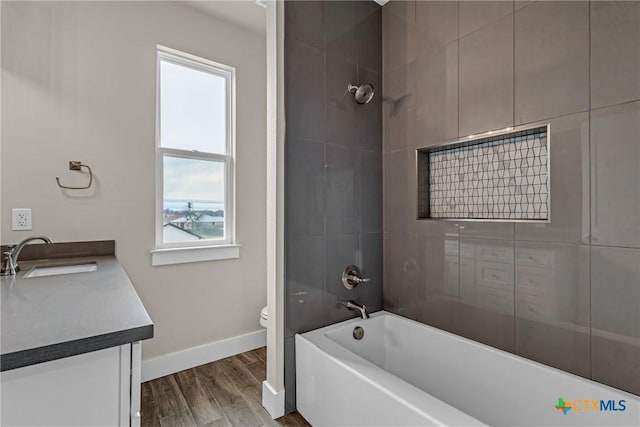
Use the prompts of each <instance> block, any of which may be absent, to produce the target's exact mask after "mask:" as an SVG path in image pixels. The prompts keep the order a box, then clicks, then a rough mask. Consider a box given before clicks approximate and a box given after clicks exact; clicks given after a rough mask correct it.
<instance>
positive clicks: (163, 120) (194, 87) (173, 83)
mask: <svg viewBox="0 0 640 427" xmlns="http://www.w3.org/2000/svg"><path fill="white" fill-rule="evenodd" d="M226 100H227V95H226V79H225V78H224V77H220V76H217V75H215V74H210V73H206V72H203V71H199V70H195V69H193V68H189V67H185V66H182V65H176V64H173V63H171V62H166V61H161V62H160V145H161V146H162V147H167V148H177V149H181V150H190V151H191V150H195V151H200V152H206V153H218V154H225V153H226V133H227V119H226V116H227V114H226V109H227V102H226Z"/></svg>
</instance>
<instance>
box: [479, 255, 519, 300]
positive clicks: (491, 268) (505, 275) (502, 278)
mask: <svg viewBox="0 0 640 427" xmlns="http://www.w3.org/2000/svg"><path fill="white" fill-rule="evenodd" d="M476 285H480V286H488V287H491V288H498V289H505V290H508V291H511V292H513V264H504V263H500V262H488V261H476Z"/></svg>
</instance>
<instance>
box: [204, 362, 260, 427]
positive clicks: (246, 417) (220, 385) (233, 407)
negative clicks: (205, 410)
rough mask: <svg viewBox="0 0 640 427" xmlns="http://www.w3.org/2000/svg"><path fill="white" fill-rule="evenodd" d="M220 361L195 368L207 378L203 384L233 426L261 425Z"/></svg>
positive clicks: (256, 426)
mask: <svg viewBox="0 0 640 427" xmlns="http://www.w3.org/2000/svg"><path fill="white" fill-rule="evenodd" d="M219 362H220V361H218V362H214V363H209V364H207V365H202V366H199V367H197V368H194V369H196V370H199V371H200V373H201V375H203V376H204V377H205V378H207V381H206V382H204V384H203V385H204V386H205V388H207V390H208V391H209V393H211V395H212V396H213V397H214V398H215V399H216V401H217V402H218V403H219V404H220V407H221V408H222V411H223V412H224V414H225V416H226V417H227V419H228V420H229V421H230V422H231V425H232V426H246V427H259V426H261V425H262V423H261V422H260V420H259V419H258V417H257V416H256V415H255V414H254V413H253V411H251V410H250V409H249V407H248V406H247V402H246V401H245V399H244V397H243V396H242V394H241V393H240V392H239V391H238V389H237V388H236V387H235V386H234V384H233V382H232V381H231V380H230V379H229V378H228V377H227V376H226V375H225V373H224V369H222V366H221V365H220V364H219Z"/></svg>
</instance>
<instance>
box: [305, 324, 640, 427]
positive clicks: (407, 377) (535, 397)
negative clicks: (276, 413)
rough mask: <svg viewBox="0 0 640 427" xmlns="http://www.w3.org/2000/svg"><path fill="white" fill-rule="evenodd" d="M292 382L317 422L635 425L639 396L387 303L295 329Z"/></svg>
mask: <svg viewBox="0 0 640 427" xmlns="http://www.w3.org/2000/svg"><path fill="white" fill-rule="evenodd" d="M355 326H361V327H362V328H364V332H365V334H364V338H363V339H362V340H360V341H358V340H356V339H354V338H353V336H352V332H353V329H354V327H355ZM639 375H640V373H639ZM296 384H297V392H296V396H297V408H298V411H299V412H300V413H302V415H303V416H304V417H305V418H306V419H307V420H308V421H309V422H310V423H311V424H312V425H314V426H406V425H412V426H436V425H446V426H473V425H495V426H640V398H639V397H638V396H635V395H632V394H629V393H625V392H623V391H620V390H617V389H614V388H611V387H607V386H604V385H602V384H598V383H595V382H593V381H590V380H586V379H584V378H580V377H577V376H575V375H572V374H568V373H566V372H563V371H560V370H557V369H554V368H550V367H548V366H545V365H542V364H539V363H536V362H533V361H530V360H527V359H524V358H521V357H518V356H515V355H513V354H510V353H507V352H504V351H500V350H496V349H494V348H492V347H488V346H485V345H483V344H479V343H477V342H474V341H471V340H467V339H465V338H462V337H459V336H457V335H453V334H450V333H447V332H444V331H442V330H439V329H436V328H432V327H430V326H426V325H423V324H421V323H418V322H414V321H412V320H409V319H405V318H403V317H400V316H396V315H394V314H391V313H387V312H378V313H375V314H373V315H372V316H371V319H367V320H364V321H363V320H360V319H353V320H348V321H345V322H342V323H338V324H336V325H331V326H327V327H325V328H322V329H318V330H315V331H311V332H308V333H306V334H302V335H296ZM559 398H563V399H564V401H565V402H569V403H572V404H574V405H575V407H574V408H573V409H571V410H569V411H568V413H567V414H566V415H565V414H564V413H563V411H560V410H557V409H556V408H555V406H556V405H557V404H558V399H559ZM600 400H603V401H605V402H604V405H606V406H605V408H606V409H609V410H606V411H605V410H598V411H596V410H592V408H593V407H594V406H593V405H595V407H597V408H600V402H599V401H600ZM610 400H611V401H613V402H609V401H610ZM589 401H593V402H595V403H590V402H589ZM621 401H624V402H621ZM611 403H614V406H611ZM622 404H624V406H625V407H626V409H625V410H624V411H622V410H618V411H613V410H610V409H613V408H616V409H622Z"/></svg>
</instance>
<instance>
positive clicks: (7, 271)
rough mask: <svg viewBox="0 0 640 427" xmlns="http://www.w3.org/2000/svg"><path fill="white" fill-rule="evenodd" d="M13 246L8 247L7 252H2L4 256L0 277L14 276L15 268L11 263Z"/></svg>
mask: <svg viewBox="0 0 640 427" xmlns="http://www.w3.org/2000/svg"><path fill="white" fill-rule="evenodd" d="M14 249H15V246H10V247H9V250H8V251H6V252H3V253H2V255H4V259H3V265H2V270H0V276H15V274H16V266H15V264H14V263H13V250H14Z"/></svg>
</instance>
